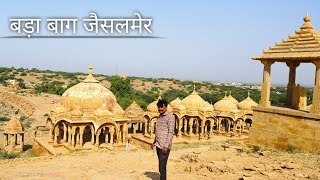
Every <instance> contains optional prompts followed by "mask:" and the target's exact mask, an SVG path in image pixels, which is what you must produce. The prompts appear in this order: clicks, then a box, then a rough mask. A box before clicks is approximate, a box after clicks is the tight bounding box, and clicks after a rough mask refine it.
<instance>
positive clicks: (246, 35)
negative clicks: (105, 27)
mask: <svg viewBox="0 0 320 180" xmlns="http://www.w3.org/2000/svg"><path fill="white" fill-rule="evenodd" d="M319 8H320V1H311V0H309V1H306V0H282V1H279V0H277V1H276V0H270V1H257V0H243V1H231V0H224V1H222V0H220V1H209V0H208V1H195V0H194V1H185V0H184V1H183V0H176V1H166V0H163V1H157V2H152V1H146V0H139V1H138V0H136V1H133V0H123V1H103V0H100V1H96V0H91V1H88V0H86V1H83V0H78V1H74V0H69V1H62V0H56V1H34V0H30V1H3V2H1V3H0V37H3V36H13V35H17V34H16V33H14V32H12V31H10V29H9V20H8V19H10V18H12V17H40V18H41V19H43V20H45V19H46V18H49V17H76V18H78V19H79V20H81V19H83V18H87V17H88V16H89V14H90V12H92V11H94V12H96V13H97V14H98V15H99V16H102V17H131V16H132V17H133V13H134V12H140V13H141V14H142V15H143V16H148V17H152V19H153V23H152V30H153V35H154V36H160V37H163V38H159V39H32V38H31V39H3V38H0V66H5V67H11V66H14V67H26V68H32V67H36V68H39V69H50V70H56V71H69V72H78V71H79V72H87V71H88V66H89V65H90V64H92V65H93V66H94V67H95V70H94V72H95V73H101V74H106V75H113V74H116V72H117V73H118V74H126V75H129V76H141V77H165V78H177V79H187V80H205V81H223V82H246V83H261V81H262V70H263V66H262V64H261V63H260V62H259V61H253V60H251V57H253V56H256V55H259V54H261V53H262V50H263V49H267V48H268V47H269V46H270V45H271V46H273V45H274V44H275V43H276V42H280V41H281V40H282V39H286V38H287V36H288V35H290V34H294V31H295V30H297V29H299V28H300V26H301V25H302V24H303V17H304V16H305V15H306V13H308V14H309V15H310V17H311V18H312V19H311V23H312V24H313V26H314V28H315V29H317V30H320V11H319ZM40 30H41V31H44V29H43V28H42V29H40ZM78 35H80V32H79V34H78ZM116 67H117V68H116ZM116 69H117V71H116ZM314 72H315V67H314V65H312V64H302V65H300V66H299V68H298V69H297V83H300V84H303V85H312V83H313V82H314V76H315V75H314ZM288 73H289V72H288V68H287V67H286V65H285V64H283V63H275V64H273V65H272V72H271V81H272V83H273V84H287V79H288Z"/></svg>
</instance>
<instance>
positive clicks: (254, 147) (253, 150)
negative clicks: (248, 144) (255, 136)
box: [252, 146, 261, 153]
mask: <svg viewBox="0 0 320 180" xmlns="http://www.w3.org/2000/svg"><path fill="white" fill-rule="evenodd" d="M260 149H261V147H260V146H253V149H252V152H254V153H255V152H258V151H260Z"/></svg>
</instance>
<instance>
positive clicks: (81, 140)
mask: <svg viewBox="0 0 320 180" xmlns="http://www.w3.org/2000/svg"><path fill="white" fill-rule="evenodd" d="M83 132H84V129H83V128H80V131H79V137H80V138H79V139H80V140H79V142H80V147H82V146H83Z"/></svg>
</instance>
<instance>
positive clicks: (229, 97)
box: [227, 91, 239, 105]
mask: <svg viewBox="0 0 320 180" xmlns="http://www.w3.org/2000/svg"><path fill="white" fill-rule="evenodd" d="M227 98H228V99H229V100H230V101H231V102H233V103H234V104H236V105H237V104H238V103H239V102H238V100H236V99H235V98H234V97H232V95H231V91H229V96H228V97H227Z"/></svg>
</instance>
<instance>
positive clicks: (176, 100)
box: [170, 97, 181, 108]
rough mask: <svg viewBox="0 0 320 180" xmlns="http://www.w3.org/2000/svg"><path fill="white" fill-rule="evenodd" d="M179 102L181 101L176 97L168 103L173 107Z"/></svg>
mask: <svg viewBox="0 0 320 180" xmlns="http://www.w3.org/2000/svg"><path fill="white" fill-rule="evenodd" d="M180 103H181V99H180V98H179V97H177V98H176V99H175V100H173V101H171V102H170V105H171V107H173V108H174V107H175V106H177V105H178V104H180Z"/></svg>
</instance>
